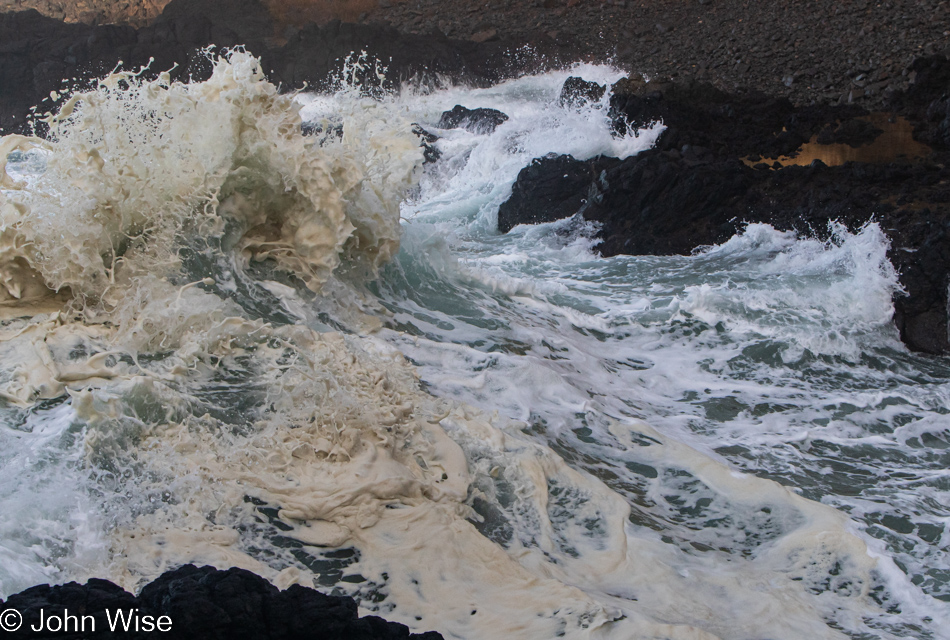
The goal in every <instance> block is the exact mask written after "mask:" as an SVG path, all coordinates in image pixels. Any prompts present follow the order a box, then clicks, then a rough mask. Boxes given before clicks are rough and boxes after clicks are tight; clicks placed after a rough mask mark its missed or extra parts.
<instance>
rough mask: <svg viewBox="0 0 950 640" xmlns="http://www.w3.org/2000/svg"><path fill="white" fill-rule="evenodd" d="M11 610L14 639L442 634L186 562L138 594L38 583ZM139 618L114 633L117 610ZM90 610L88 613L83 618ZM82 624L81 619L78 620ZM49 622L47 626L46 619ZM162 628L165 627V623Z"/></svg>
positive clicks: (377, 639)
mask: <svg viewBox="0 0 950 640" xmlns="http://www.w3.org/2000/svg"><path fill="white" fill-rule="evenodd" d="M6 609H16V610H17V611H19V612H20V613H21V614H22V616H23V623H22V626H21V627H20V629H19V630H18V631H17V632H14V633H8V634H7V635H8V636H9V637H11V638H67V639H69V640H73V639H75V640H78V639H79V638H83V639H90V640H99V639H102V640H105V639H109V640H111V639H113V638H115V639H118V638H123V639H128V640H145V639H147V638H157V637H161V638H164V639H166V640H186V639H187V640H190V639H193V638H203V639H209V640H232V639H243V638H247V639H249V640H250V639H254V640H291V639H301V640H303V639H311V640H410V639H416V640H439V639H441V638H442V636H441V635H440V634H438V633H436V632H428V633H423V634H411V633H410V632H409V629H408V627H406V626H405V625H402V624H399V623H395V622H387V621H385V620H383V619H381V618H378V617H375V616H367V617H364V618H360V617H359V615H358V612H357V604H356V601H354V600H353V599H352V598H346V597H337V596H327V595H324V594H322V593H320V592H318V591H315V590H314V589H308V588H306V587H302V586H299V585H294V586H292V587H290V588H289V589H287V590H285V591H280V590H279V589H277V587H275V586H274V585H272V584H270V583H269V582H267V581H266V580H265V579H264V578H262V577H260V576H258V575H256V574H253V573H251V572H250V571H245V570H243V569H237V568H232V569H228V570H227V571H219V570H217V569H215V568H213V567H201V568H198V567H195V566H193V565H185V566H183V567H180V568H178V569H176V570H174V571H169V572H167V573H165V574H163V575H162V576H160V577H159V578H157V579H156V580H155V581H153V582H152V583H150V584H148V585H147V586H146V587H145V588H143V589H142V592H141V593H140V594H139V595H138V596H137V597H136V596H133V595H132V594H130V593H128V592H126V591H124V590H123V589H121V588H120V587H118V586H116V585H114V584H112V583H111V582H108V581H106V580H97V579H92V580H89V581H88V582H87V583H86V584H85V585H80V584H77V583H75V582H71V583H69V584H65V585H61V586H54V587H51V586H49V585H40V586H37V587H32V588H30V589H27V590H26V591H23V592H21V593H18V594H15V595H12V596H10V597H9V598H8V599H7V601H6V602H0V610H6ZM41 610H42V612H43V616H44V617H45V619H49V617H50V616H54V617H62V616H64V615H65V614H67V613H68V615H69V616H76V617H75V619H73V618H70V623H69V626H68V632H65V633H64V632H63V631H33V630H32V628H33V627H37V626H39V624H40V612H41ZM119 610H122V611H123V612H124V614H125V615H126V616H128V617H129V619H131V616H132V614H133V613H134V614H135V616H136V617H137V618H138V619H139V626H138V629H136V628H135V626H134V623H133V624H132V625H131V626H130V628H129V630H128V631H126V630H125V629H124V628H122V627H120V628H119V629H117V630H116V632H113V631H112V630H111V629H110V619H111V622H113V623H114V622H115V620H116V616H117V611H119ZM84 616H89V618H84ZM145 616H150V620H151V621H152V624H154V623H156V622H157V621H159V619H160V618H161V617H162V616H165V617H166V618H165V620H166V621H167V622H166V623H165V624H167V626H168V627H170V630H165V631H163V632H160V633H159V632H155V631H146V630H145V629H146V627H145V625H143V624H142V621H143V620H144V619H145ZM80 625H82V626H81V627H80ZM46 626H48V625H46ZM166 628H167V627H166Z"/></svg>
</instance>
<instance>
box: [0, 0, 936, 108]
mask: <svg viewBox="0 0 950 640" xmlns="http://www.w3.org/2000/svg"><path fill="white" fill-rule="evenodd" d="M166 4H168V0H69V1H66V0H0V11H18V10H24V9H31V8H32V9H36V10H39V11H40V12H42V13H43V15H46V16H49V17H53V18H57V19H60V20H63V19H65V20H66V21H67V22H73V23H85V24H89V25H97V24H98V25H105V24H115V25H123V26H127V25H131V26H135V27H144V26H146V25H150V24H152V23H154V22H155V21H156V19H160V12H161V10H162V8H163V7H164V6H165V5H166ZM262 4H264V5H265V6H266V7H267V10H268V12H269V14H270V16H271V18H272V23H273V24H274V25H276V27H277V28H276V29H275V30H274V34H273V35H274V37H278V38H279V37H281V36H282V35H283V33H282V31H283V30H285V29H288V28H289V29H291V30H293V29H294V26H295V25H297V26H299V25H300V24H303V23H304V22H306V21H308V20H314V21H316V22H317V23H321V24H323V23H326V22H327V21H329V20H332V19H339V20H342V21H344V22H353V23H361V24H362V25H364V26H368V27H372V28H375V29H378V28H383V27H392V28H395V29H396V30H398V31H399V32H400V33H403V34H407V35H420V36H426V37H435V38H440V37H449V38H452V39H455V40H458V41H468V42H476V43H484V42H502V43H506V44H508V45H510V46H512V47H514V48H517V47H520V46H522V45H525V44H528V45H531V46H534V47H538V48H540V49H542V50H544V51H547V52H548V53H551V52H556V53H558V54H559V55H561V56H562V57H564V58H576V57H584V58H588V59H597V60H604V59H606V58H611V59H613V60H614V61H615V62H616V63H617V64H619V65H620V66H621V67H624V68H627V69H628V70H629V71H631V72H637V73H641V72H642V73H646V74H648V75H651V76H661V77H680V78H683V77H686V76H689V77H694V78H698V79H701V80H703V81H705V82H708V83H710V84H712V85H713V86H715V87H717V88H719V89H722V90H724V91H729V92H734V91H736V90H737V89H739V88H740V87H755V88H756V89H759V90H761V91H764V92H765V93H768V94H769V95H773V96H784V97H788V98H789V99H791V100H792V102H794V103H795V104H799V105H807V104H814V103H827V102H841V103H849V102H855V103H858V104H861V105H863V106H865V107H866V108H868V109H880V108H882V107H883V106H884V105H886V104H887V103H888V100H889V98H890V96H891V95H892V94H893V93H895V92H898V91H904V90H906V89H907V87H908V86H909V84H910V83H911V82H912V81H913V71H912V70H911V69H910V65H911V64H912V63H913V61H914V60H916V59H917V58H919V57H926V56H930V55H935V54H940V53H945V52H946V51H947V48H948V47H950V30H948V29H950V27H948V25H950V3H948V2H947V1H946V0H890V1H886V2H880V3H875V2H868V1H867V0H821V1H814V0H793V1H791V2H781V3H761V2H759V3H751V2H750V1H749V0H685V1H684V0H656V1H654V2H640V1H637V0H487V1H486V2H482V3H478V4H477V5H476V4H471V3H467V2H462V1H461V0H326V1H323V2H313V1H311V0H263V2H262Z"/></svg>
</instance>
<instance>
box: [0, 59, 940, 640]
mask: <svg viewBox="0 0 950 640" xmlns="http://www.w3.org/2000/svg"><path fill="white" fill-rule="evenodd" d="M572 74H574V75H583V76H584V77H585V78H587V79H593V80H597V81H599V82H609V81H613V80H615V79H617V78H618V77H620V74H619V73H618V72H617V71H615V70H613V69H610V68H607V67H598V66H584V67H579V68H576V69H573V70H570V71H564V72H553V73H549V74H545V75H541V76H535V77H527V78H522V79H519V80H513V81H509V82H506V83H503V84H501V85H498V86H496V87H492V88H489V89H479V90H471V89H463V88H456V89H447V90H442V91H437V92H430V93H426V94H417V93H414V92H413V91H412V90H411V89H408V88H406V89H405V90H404V91H403V92H402V93H401V95H398V96H389V97H385V98H383V99H382V100H377V99H370V98H368V97H365V96H363V95H361V94H360V92H359V91H358V90H357V89H356V88H353V87H349V86H347V85H346V83H343V84H342V85H341V87H340V90H339V91H338V92H337V93H335V94H333V95H324V96H307V95H302V96H298V97H296V98H290V97H286V96H281V95H279V94H277V92H276V90H275V89H274V87H272V86H271V85H269V84H268V83H267V82H266V81H265V80H264V79H263V77H262V76H261V74H260V71H259V68H258V67H257V64H256V61H255V60H254V59H253V58H252V57H251V56H249V55H247V54H243V53H236V54H233V55H232V56H231V57H230V59H229V60H222V61H219V62H218V64H217V67H216V69H215V73H214V76H213V77H212V79H211V80H209V81H208V82H206V83H201V84H194V85H178V84H172V83H169V82H168V81H167V79H165V78H160V79H159V80H157V81H154V82H145V81H141V80H139V79H138V78H135V77H134V76H128V75H125V76H115V77H113V78H111V79H109V80H108V81H106V82H104V83H103V84H102V86H101V87H100V88H99V89H98V90H97V91H96V92H95V93H93V94H87V95H83V96H78V97H77V98H76V99H75V100H74V101H73V102H71V103H69V104H68V107H67V109H68V112H67V113H64V114H61V117H60V118H59V120H58V121H57V122H55V123H54V124H53V136H52V137H51V139H50V140H49V141H38V140H34V139H26V138H15V137H7V138H3V140H2V145H3V148H2V150H3V156H4V157H5V158H7V164H6V173H5V176H6V177H5V178H4V182H3V190H2V192H0V216H2V217H0V281H2V284H3V287H2V288H0V313H2V314H3V315H2V316H0V317H2V318H4V319H3V321H2V325H0V354H2V358H0V362H2V364H0V397H2V398H3V400H0V425H2V426H0V445H2V446H0V487H2V488H3V491H2V492H0V514H2V515H0V560H2V562H0V594H2V595H8V594H10V593H13V592H16V591H18V590H20V589H23V588H25V587H27V586H30V585H32V584H35V583H38V582H48V581H53V582H62V581H66V580H70V579H79V580H82V579H85V578H87V577H90V576H99V577H106V578H110V579H112V580H115V581H117V582H119V583H120V584H122V585H124V586H126V587H127V588H135V587H137V586H140V585H142V584H143V583H144V582H146V581H148V580H150V579H152V578H154V577H156V576H157V575H158V574H160V573H161V572H162V571H163V570H166V569H168V568H172V567H174V566H177V565H179V564H182V563H185V562H195V563H210V564H214V565H217V566H220V567H227V566H232V565H238V566H243V567H246V568H249V569H252V570H254V571H257V572H259V573H261V574H262V575H264V576H266V577H268V578H269V579H271V580H273V581H274V582H275V583H276V584H278V585H280V586H286V585H289V584H292V583H295V582H298V583H302V584H306V585H316V586H318V587H319V588H322V589H327V590H329V589H338V590H340V591H343V592H346V593H350V594H353V595H355V596H356V597H358V598H360V600H361V602H362V603H363V606H364V608H365V609H367V610H372V611H374V612H377V613H379V614H381V615H384V616H386V617H388V618H391V619H396V620H399V621H401V622H404V623H406V624H408V625H410V626H411V627H413V628H415V629H420V630H422V629H436V630H438V631H441V632H442V633H444V634H445V635H446V637H455V638H472V639H475V638H495V637H519V638H551V637H555V636H565V637H571V638H630V637H637V638H714V637H718V638H730V639H733V638H748V639H750V640H751V639H757V638H765V637H768V638H790V639H791V638H801V637H817V638H841V637H854V638H869V637H870V638H896V637H915V638H916V637H920V638H928V637H929V638H941V637H950V636H948V635H947V632H946V631H945V629H947V628H950V605H948V604H947V602H946V600H948V599H950V573H948V566H950V560H948V553H947V545H948V540H950V531H948V522H950V507H948V485H947V480H946V474H947V471H946V470H947V467H948V463H950V457H948V455H950V454H948V453H947V451H948V449H950V444H948V440H950V422H948V419H947V417H946V414H947V408H948V392H950V384H948V382H950V366H948V362H947V360H946V359H940V358H937V359H934V358H922V357H919V356H916V355H913V354H910V353H908V352H907V351H906V349H905V348H904V347H903V346H902V345H901V344H900V342H899V341H898V339H897V336H896V332H895V330H894V328H893V326H892V324H891V315H892V312H893V309H892V306H891V298H892V296H893V295H894V294H895V292H897V291H898V289H899V285H898V280H897V276H896V274H895V273H894V270H893V268H892V267H891V265H890V264H889V263H888V261H887V259H886V250H887V239H886V237H885V235H884V234H883V232H882V231H881V229H880V228H879V227H878V226H876V225H874V224H871V225H868V226H867V227H865V228H864V229H863V230H861V231H860V232H858V233H854V234H852V233H849V232H848V231H847V230H844V229H835V230H834V232H833V234H832V239H831V240H829V241H827V242H822V241H818V240H814V239H809V238H799V237H796V236H794V235H793V234H789V233H782V232H778V231H776V230H774V229H772V228H771V227H768V226H767V225H752V226H750V227H749V228H748V229H746V230H745V232H744V233H742V234H741V235H739V236H736V237H734V238H732V239H731V240H729V241H728V242H726V243H724V244H723V245H721V246H717V247H710V248H706V249H704V250H702V251H700V252H699V253H697V254H696V255H694V256H690V257H627V256H620V257H615V258H610V259H603V258H600V257H598V256H597V255H596V254H595V242H594V241H593V240H592V237H593V233H594V231H595V230H594V229H593V228H592V227H591V225H589V224H587V223H584V222H583V221H580V220H565V221H561V222H556V223H551V224H545V225H538V226H534V227H517V228H515V229H514V230H513V231H512V232H510V233H509V234H506V235H500V234H498V233H497V231H496V230H495V221H496V215H497V208H498V206H499V204H500V203H501V202H503V201H504V200H505V199H506V198H507V196H508V194H509V192H510V188H511V184H512V183H513V181H514V180H515V178H516V176H517V174H518V171H520V169H521V168H522V167H524V166H525V165H527V164H528V163H529V162H530V161H531V160H532V159H533V158H535V157H540V156H543V155H545V154H547V153H571V154H573V155H574V156H575V157H578V158H589V157H593V156H596V155H598V154H607V155H614V156H618V157H626V156H629V155H632V154H636V153H638V152H640V151H642V150H644V149H647V148H649V147H650V146H651V145H652V144H653V142H654V140H655V139H656V136H657V135H659V134H660V133H661V131H662V125H661V124H658V125H656V126H654V127H652V128H649V129H645V130H642V131H640V132H637V134H635V135H634V134H631V135H629V136H627V137H624V138H615V137H613V136H612V135H611V134H610V129H609V126H608V122H607V119H606V109H605V106H606V98H605V102H602V103H600V104H596V105H591V106H589V107H585V108H583V109H580V110H575V109H570V108H567V109H566V108H563V107H561V106H559V105H558V103H557V95H558V91H559V89H560V86H561V84H562V83H563V81H564V79H566V78H567V77H568V76H569V75H572ZM455 104H463V105H465V106H468V107H471V108H475V107H493V108H498V109H500V110H502V111H504V112H505V113H506V114H507V115H508V116H509V120H508V121H507V122H505V123H504V124H502V125H501V126H499V127H498V129H497V130H496V131H495V132H494V133H492V134H490V135H476V134H472V133H469V132H466V131H462V130H451V131H439V130H436V129H435V123H437V122H438V119H439V116H440V114H441V112H442V111H443V110H446V109H450V108H452V107H453V106H454V105H455ZM302 120H305V121H309V122H312V123H314V124H316V125H319V128H320V129H321V130H323V131H328V130H332V129H328V127H332V126H335V125H338V124H342V126H343V136H342V138H337V137H336V136H335V135H327V136H323V135H321V136H303V135H301V134H300V123H301V121H302ZM413 123H420V124H422V125H423V126H426V127H427V128H429V129H430V130H432V131H434V132H436V133H438V134H439V135H440V136H442V138H441V139H440V140H439V141H438V142H437V143H436V144H437V146H438V147H439V149H440V150H441V151H442V154H443V157H442V159H441V160H440V161H439V162H438V163H436V164H432V165H426V166H425V167H423V165H422V151H421V149H420V148H419V146H418V139H417V138H416V137H415V136H414V135H413V134H412V133H411V127H412V124H413Z"/></svg>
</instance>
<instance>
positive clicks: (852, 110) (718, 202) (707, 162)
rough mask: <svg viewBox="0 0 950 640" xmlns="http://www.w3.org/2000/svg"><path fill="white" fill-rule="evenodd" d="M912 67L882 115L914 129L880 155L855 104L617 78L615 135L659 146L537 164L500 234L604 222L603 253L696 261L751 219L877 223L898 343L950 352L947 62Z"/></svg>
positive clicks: (807, 230)
mask: <svg viewBox="0 0 950 640" xmlns="http://www.w3.org/2000/svg"><path fill="white" fill-rule="evenodd" d="M912 69H913V71H914V72H915V82H914V83H913V84H912V85H911V87H910V88H909V90H908V91H907V92H902V93H899V94H895V95H894V96H893V97H892V101H891V110H890V111H889V112H888V113H887V114H882V115H881V116H878V118H877V121H878V122H879V123H880V124H881V126H882V127H897V126H903V127H906V128H907V130H908V134H910V132H911V131H912V139H911V137H910V135H908V136H907V138H908V139H906V140H902V141H901V142H902V144H899V145H897V148H893V149H890V155H891V156H892V157H888V153H887V152H885V151H882V150H880V149H876V148H875V145H876V142H877V140H878V138H879V137H881V136H882V135H883V134H884V130H883V129H881V128H878V127H877V126H875V125H874V124H873V122H874V118H872V117H871V114H869V113H868V112H867V111H865V110H863V109H861V108H859V107H856V106H854V105H839V106H810V107H796V106H794V105H792V103H791V102H789V101H787V100H784V99H774V98H770V97H768V96H766V95H764V94H762V93H758V92H742V93H736V94H728V93H724V92H722V91H719V90H718V89H716V88H715V87H712V86H711V85H708V84H704V83H701V82H696V81H690V82H674V81H654V82H649V83H645V82H643V81H642V79H637V80H633V81H631V80H624V81H621V82H620V83H617V84H616V85H615V86H614V87H613V96H612V98H611V102H610V116H611V118H612V119H613V122H614V127H615V128H616V129H617V130H618V131H620V132H623V131H624V130H625V129H626V128H627V126H628V123H629V124H632V125H634V126H642V125H645V124H648V123H651V122H657V121H662V122H663V123H665V125H666V126H667V129H666V131H664V132H663V133H662V134H661V136H660V138H659V140H658V141H657V144H656V146H655V147H654V148H652V149H650V150H648V151H645V152H642V153H640V154H638V155H636V156H633V157H630V158H627V159H625V160H619V159H617V158H603V157H599V158H593V159H591V160H586V161H580V160H576V159H574V158H572V157H570V156H559V157H549V158H541V159H538V160H536V161H535V163H533V164H532V165H531V166H529V167H526V168H525V169H523V170H522V171H521V174H520V175H519V177H518V180H517V182H516V183H515V185H514V187H513V189H512V195H511V197H510V198H509V200H508V201H506V202H505V203H504V204H503V205H502V206H501V208H500V210H499V213H498V224H499V230H500V231H503V232H505V231H508V230H509V229H511V228H512V227H513V226H515V225H516V224H524V223H537V222H546V221H551V220H555V219H559V218H565V217H570V216H572V215H575V214H579V215H581V216H583V217H584V218H585V219H587V220H591V221H594V222H597V223H599V224H600V231H599V237H600V239H601V243H600V244H599V245H598V250H599V251H600V252H601V253H602V254H603V255H605V256H612V255H617V254H621V253H624V254H633V255H643V254H651V255H663V254H686V255H688V254H689V253H691V252H692V251H693V250H695V249H696V248H698V247H702V246H707V245H712V244H719V243H722V242H725V241H726V240H727V239H729V238H730V237H731V236H733V235H734V234H736V233H737V232H740V231H741V230H742V229H743V228H744V227H745V225H746V224H748V223H756V222H760V223H767V224H770V225H772V226H773V227H775V228H776V229H779V230H783V231H785V230H792V231H797V232H800V233H804V234H807V235H818V236H819V237H828V235H829V234H831V232H832V231H831V230H832V224H831V223H840V224H843V225H845V226H846V227H847V228H848V229H849V230H850V231H852V232H856V231H858V230H859V229H860V228H861V227H863V226H864V225H865V224H867V223H868V222H877V223H878V224H879V225H880V226H881V228H882V229H883V231H884V233H885V234H886V235H887V237H888V239H889V240H890V242H891V248H890V251H889V254H888V257H889V259H890V261H891V263H892V264H893V265H894V267H895V268H896V269H897V271H898V273H899V274H900V282H901V284H902V286H903V288H904V293H901V294H898V295H896V296H895V299H894V306H895V323H896V325H897V328H898V330H899V331H900V335H901V339H902V340H903V341H904V342H905V344H907V346H909V347H910V348H911V349H913V350H916V351H922V352H926V353H932V354H945V353H948V352H950V342H948V320H947V308H948V297H947V288H948V274H950V183H948V180H950V170H948V169H947V166H948V161H950V133H948V132H950V106H948V105H950V102H948V97H947V96H948V89H950V62H948V60H947V59H946V58H945V57H943V56H934V57H930V58H922V59H920V60H918V61H917V62H915V63H914V65H913V66H912ZM889 121H890V122H889ZM841 149H844V150H845V151H847V150H853V151H854V154H853V155H851V154H839V155H840V156H841V158H842V159H843V158H849V157H854V158H858V159H859V160H862V155H861V153H862V149H864V150H865V154H866V155H867V156H868V157H867V158H866V159H863V161H854V160H848V161H841V162H838V161H836V158H835V154H834V153H832V152H833V151H838V152H840V151H841ZM872 151H873V152H875V153H869V152H872ZM910 151H913V153H909V152H910ZM823 152H824V153H823ZM882 154H883V155H882ZM800 156H807V157H806V158H805V160H806V161H804V162H803V161H802V160H801V159H800ZM812 156H817V157H815V159H813V160H810V161H809V160H807V158H811V157H812ZM820 157H824V158H825V159H826V160H827V161H828V163H827V164H826V162H824V161H822V160H821V159H819V158H820ZM779 159H782V162H779V161H778V160H779ZM829 165H831V166H829ZM539 213H540V214H543V217H542V218H539Z"/></svg>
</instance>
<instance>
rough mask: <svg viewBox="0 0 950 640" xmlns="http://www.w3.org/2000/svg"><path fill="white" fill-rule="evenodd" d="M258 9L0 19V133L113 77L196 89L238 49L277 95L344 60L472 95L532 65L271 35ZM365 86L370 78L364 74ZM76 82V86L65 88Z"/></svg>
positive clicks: (314, 35)
mask: <svg viewBox="0 0 950 640" xmlns="http://www.w3.org/2000/svg"><path fill="white" fill-rule="evenodd" d="M280 26H281V25H280V24H279V23H278V22H277V21H276V19H275V17H274V16H273V15H272V13H271V12H270V10H269V9H268V7H267V6H266V4H265V3H264V1H263V0H173V1H172V2H170V3H169V4H168V5H167V6H166V7H165V9H164V11H163V12H162V14H161V15H160V16H159V17H158V18H157V19H156V20H155V21H154V22H153V23H152V24H151V25H149V26H147V27H143V28H141V29H135V28H133V27H130V26H116V25H107V26H90V25H86V24H66V23H63V22H61V21H58V20H54V19H52V18H47V17H45V16H43V15H41V14H40V13H38V12H36V11H24V12H17V13H6V14H0V133H14V132H22V131H26V130H27V125H26V122H25V121H26V119H27V116H28V114H29V113H30V109H31V107H33V106H34V105H39V108H38V111H39V112H40V113H43V112H45V111H47V110H49V109H50V108H52V107H53V106H54V103H53V102H52V101H50V100H49V95H50V92H51V91H61V90H62V89H63V88H64V82H63V81H64V79H65V80H66V83H65V86H66V87H74V86H76V85H77V84H78V85H79V86H82V84H83V79H86V81H87V82H88V79H90V78H96V77H101V76H103V75H105V74H107V73H108V72H110V71H111V70H112V69H114V68H115V67H116V65H117V64H118V63H119V61H122V62H123V63H124V68H127V69H138V68H139V67H142V66H144V65H147V64H149V61H150V59H152V58H154V60H153V61H152V63H151V67H150V68H151V69H152V70H153V71H156V72H158V71H164V70H167V69H171V68H172V67H173V66H174V65H176V64H177V65H178V67H177V68H176V70H175V71H174V73H173V79H187V78H189V77H191V78H194V79H195V80H202V79H205V78H206V77H207V76H208V74H209V72H210V64H209V63H208V61H207V58H206V57H205V56H203V55H201V54H200V53H199V52H198V49H200V48H203V47H207V46H209V45H216V46H217V47H222V48H223V47H234V46H238V45H243V46H245V47H246V48H247V49H248V50H249V51H251V52H253V53H254V54H255V55H258V56H260V57H261V60H262V65H263V68H264V71H265V73H267V75H268V77H269V79H270V80H271V81H272V82H274V83H275V84H279V85H281V87H282V88H284V89H285V90H291V89H296V88H301V87H303V86H304V85H305V84H306V85H307V86H310V87H315V88H320V87H323V86H325V85H326V83H327V82H328V77H329V76H330V75H331V72H334V71H336V70H338V69H339V68H340V67H341V66H342V60H344V59H345V58H346V57H347V56H349V55H350V54H351V53H352V52H360V51H365V52H366V53H367V54H368V55H369V56H371V57H375V58H377V59H379V60H382V61H386V64H387V65H388V69H389V73H388V76H387V78H388V81H389V82H391V83H392V84H393V85H396V84H398V83H399V82H400V81H402V80H406V79H410V78H416V79H417V80H419V81H420V82H426V81H433V82H435V81H437V78H438V77H439V76H450V77H452V78H454V79H456V80H459V81H465V82H469V83H472V84H475V85H486V84H490V83H492V82H496V81H498V80H499V79H501V78H503V77H506V76H507V75H509V74H512V73H517V72H519V71H522V70H526V69H531V68H534V67H535V66H536V65H537V64H540V62H539V60H540V59H541V58H540V52H539V55H538V56H534V55H527V56H518V57H513V56H512V55H511V54H510V43H509V42H507V41H504V40H496V41H492V42H486V43H481V44H478V43H474V42H470V41H460V40H452V39H450V38H447V37H445V36H443V35H435V36H431V35H430V36H421V35H413V34H404V33H400V32H398V31H396V30H395V29H394V28H393V27H390V26H388V25H384V24H351V23H341V22H339V21H333V22H329V23H327V24H325V25H322V26H321V25H317V24H315V23H308V24H304V25H301V26H299V27H297V26H289V27H286V28H284V29H280ZM366 76H367V78H369V79H372V78H375V77H376V76H375V74H374V73H372V72H367V73H366ZM74 79H78V80H74Z"/></svg>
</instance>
